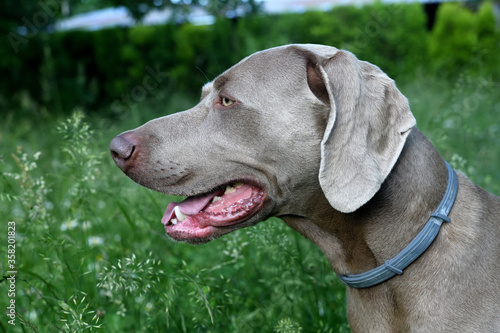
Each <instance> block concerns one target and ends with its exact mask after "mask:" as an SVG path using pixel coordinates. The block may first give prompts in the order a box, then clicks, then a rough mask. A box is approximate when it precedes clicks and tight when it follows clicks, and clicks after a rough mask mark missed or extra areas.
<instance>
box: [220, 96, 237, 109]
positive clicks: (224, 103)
mask: <svg viewBox="0 0 500 333" xmlns="http://www.w3.org/2000/svg"><path fill="white" fill-rule="evenodd" d="M220 102H221V104H222V106H224V107H228V106H231V105H233V104H234V101H233V100H231V99H229V98H227V97H223V96H221V100H220Z"/></svg>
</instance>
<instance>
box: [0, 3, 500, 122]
mask: <svg viewBox="0 0 500 333" xmlns="http://www.w3.org/2000/svg"><path fill="white" fill-rule="evenodd" d="M26 40H28V42H26V43H23V44H21V45H19V47H18V49H19V50H18V52H17V53H16V52H14V50H13V48H12V47H11V46H10V45H8V41H6V40H3V41H2V42H1V43H2V44H6V45H3V46H5V48H3V49H2V48H0V52H1V54H0V75H2V77H4V78H8V79H6V80H2V82H0V89H1V91H2V96H0V106H2V109H7V110H16V111H19V107H18V106H19V105H29V106H30V108H28V109H29V110H28V111H29V112H31V111H30V110H33V109H35V110H36V109H37V106H38V109H41V108H42V106H44V105H45V106H48V108H49V109H50V110H52V112H56V113H63V112H64V110H71V109H72V108H73V107H74V106H76V105H79V106H83V107H85V108H86V109H88V110H102V111H103V112H105V113H107V112H112V113H120V112H122V111H123V110H124V109H125V108H124V107H121V108H120V107H113V106H112V105H114V106H116V105H117V104H116V101H119V103H121V104H120V105H132V104H134V103H138V102H141V101H143V100H144V99H145V98H150V97H151V96H153V95H154V96H165V95H171V94H173V93H176V94H177V93H179V91H182V92H183V93H185V94H187V95H190V96H195V95H196V96H198V95H199V89H200V87H201V86H202V85H203V84H204V83H205V82H207V81H208V80H211V79H213V78H214V77H215V76H216V75H218V74H220V73H221V72H222V71H224V70H225V69H227V68H228V67H230V66H232V65H233V64H235V63H236V62H237V61H238V60H240V59H242V58H243V57H245V56H247V55H249V54H251V53H253V52H255V51H258V50H262V49H265V48H269V47H273V46H277V45H282V44H287V43H320V44H327V45H332V46H336V47H339V48H344V49H347V50H349V51H351V52H353V53H354V54H356V55H357V56H358V58H359V59H362V60H367V61H369V62H372V63H374V64H376V65H378V66H379V67H380V68H381V69H382V70H384V71H385V72H387V73H388V74H389V75H390V76H391V77H394V78H396V79H398V80H399V81H401V80H405V78H411V77H412V73H414V72H415V71H417V70H419V68H422V67H424V68H426V69H429V68H430V69H432V70H437V71H439V72H440V73H442V74H443V75H445V76H446V75H448V76H449V75H455V73H457V72H460V71H462V70H465V69H467V70H468V71H469V72H470V73H473V72H474V71H475V72H488V73H490V74H492V75H493V76H495V77H496V76H500V69H499V66H498V63H499V62H500V56H499V52H498V49H499V41H500V37H499V33H498V32H497V31H496V30H495V19H494V16H493V10H492V5H491V3H489V2H485V3H483V5H482V6H481V7H480V8H479V10H478V11H477V12H476V13H474V12H472V11H471V10H469V9H467V8H465V7H463V6H462V5H459V4H456V3H446V4H443V5H442V6H441V7H440V9H439V12H438V15H437V21H436V24H435V28H434V30H433V31H432V32H431V33H429V32H428V31H427V28H426V16H425V13H424V11H423V8H422V6H421V5H419V4H382V3H380V2H376V3H375V4H372V5H365V6H363V7H354V6H342V7H335V8H334V9H332V10H330V11H327V12H320V11H311V12H305V13H302V14H298V13H290V14H282V15H266V16H264V15H262V16H252V17H246V18H239V19H237V20H225V19H219V20H217V22H215V24H213V25H209V26H194V25H190V24H184V25H172V24H167V25H163V26H152V27H144V26H137V27H134V28H131V29H124V28H113V29H105V30H100V31H92V32H90V31H71V32H60V33H54V34H51V35H44V34H39V35H35V36H32V37H30V38H29V39H26ZM0 46H1V45H0ZM151 69H155V70H160V71H162V72H166V73H168V79H165V80H164V81H162V82H161V85H155V86H157V88H155V89H154V91H150V90H147V91H144V89H143V88H144V87H143V88H141V86H144V80H145V79H146V78H147V76H148V75H149V74H150V73H151ZM23 98H24V101H23ZM26 99H27V100H29V101H31V102H30V103H27V102H26ZM113 103H115V104H113ZM23 108H24V109H26V107H25V106H23V107H22V108H21V109H23ZM119 110H122V111H119Z"/></svg>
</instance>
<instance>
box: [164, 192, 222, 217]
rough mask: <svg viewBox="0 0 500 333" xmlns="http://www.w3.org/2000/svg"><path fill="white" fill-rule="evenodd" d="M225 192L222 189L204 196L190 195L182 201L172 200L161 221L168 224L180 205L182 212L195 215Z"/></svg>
mask: <svg viewBox="0 0 500 333" xmlns="http://www.w3.org/2000/svg"><path fill="white" fill-rule="evenodd" d="M222 193H224V190H220V191H217V192H214V193H209V194H206V195H202V196H196V197H189V198H187V199H185V200H184V201H181V202H171V203H169V204H168V206H167V210H166V211H165V214H163V218H162V219H161V222H162V223H163V224H164V225H166V224H167V223H168V222H169V221H170V220H171V219H172V217H174V214H175V212H174V208H175V207H176V206H179V209H180V210H181V212H182V213H183V214H185V215H195V214H198V213H199V212H200V211H201V210H202V209H203V208H205V207H206V205H208V203H209V202H210V201H211V200H212V199H213V198H214V197H215V196H216V195H221V194H222Z"/></svg>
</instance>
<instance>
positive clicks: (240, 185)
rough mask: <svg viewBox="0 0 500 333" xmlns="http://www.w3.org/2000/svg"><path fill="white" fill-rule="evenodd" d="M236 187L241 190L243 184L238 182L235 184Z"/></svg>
mask: <svg viewBox="0 0 500 333" xmlns="http://www.w3.org/2000/svg"><path fill="white" fill-rule="evenodd" d="M233 186H234V187H236V188H239V187H242V186H243V182H236V183H234V184H233Z"/></svg>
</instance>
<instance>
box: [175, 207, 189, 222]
mask: <svg viewBox="0 0 500 333" xmlns="http://www.w3.org/2000/svg"><path fill="white" fill-rule="evenodd" d="M174 212H175V217H177V220H178V221H179V222H182V221H184V220H185V219H186V218H187V215H184V214H183V213H182V212H181V209H180V208H179V206H175V208H174Z"/></svg>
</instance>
